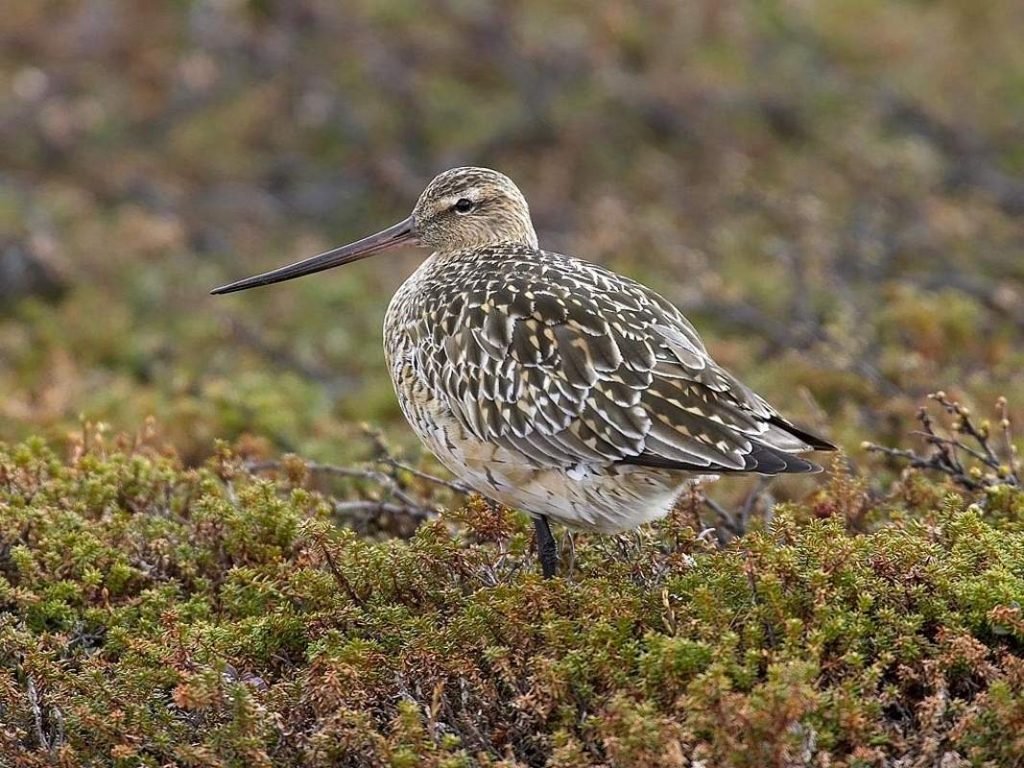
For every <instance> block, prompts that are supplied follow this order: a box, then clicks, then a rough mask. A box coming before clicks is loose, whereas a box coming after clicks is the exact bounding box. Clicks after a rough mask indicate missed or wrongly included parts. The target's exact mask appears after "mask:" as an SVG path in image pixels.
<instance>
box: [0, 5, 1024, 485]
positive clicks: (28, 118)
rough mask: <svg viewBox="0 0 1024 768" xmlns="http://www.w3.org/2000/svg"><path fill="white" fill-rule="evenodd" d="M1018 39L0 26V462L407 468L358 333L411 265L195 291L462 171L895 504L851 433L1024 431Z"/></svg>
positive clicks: (375, 343) (59, 23) (465, 10)
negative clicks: (151, 450) (121, 434)
mask: <svg viewBox="0 0 1024 768" xmlns="http://www.w3.org/2000/svg"><path fill="white" fill-rule="evenodd" d="M1022 40H1024V4H1022V3H1021V2H1019V0H986V1H985V2H978V0H913V1H911V0H849V1H847V0H844V1H843V2H838V1H836V2H812V1H810V0H788V1H787V0H757V1H755V0H689V1H688V2H679V1H678V0H641V1H638V2H613V1H610V0H605V1H600V0H585V1H584V0H579V1H577V2H551V1H550V0H526V1H525V2H509V1H506V2H500V1H499V2H493V3H477V2H470V1H469V0H436V1H435V2H430V3H414V2H410V1H409V0H372V1H371V0H352V1H350V2H344V3H340V2H333V1H329V0H288V1H287V2H285V1H284V0H248V1H246V0H195V1H194V2H188V1H186V0H180V1H179V2H162V1H160V2H158V1H157V0H122V1H120V2H118V1H117V0H78V1H77V2H72V1H70V0H39V1H38V2H16V3H11V4H8V5H7V6H6V7H5V9H4V12H3V18H2V20H0V84H2V88H3V100H2V103H0V440H4V441H12V440H17V439H21V438H24V437H25V436H27V435H30V434H42V435H44V436H46V437H48V438H50V439H56V440H58V441H59V440H62V439H64V437H65V436H67V435H68V434H71V433H74V432H76V431H81V429H82V423H83V421H93V422H97V421H98V422H104V423H107V424H109V425H110V427H111V429H112V430H113V431H115V432H116V431H127V432H134V431H136V430H139V429H141V428H142V425H143V424H144V422H145V420H146V418H147V417H149V416H153V417H155V420H156V424H157V429H158V431H159V433H160V435H161V438H162V439H163V440H166V441H167V442H168V443H170V444H172V445H173V446H175V448H176V449H177V450H178V451H179V452H180V454H181V456H182V457H183V459H184V460H185V461H186V462H196V461H200V460H202V459H203V458H205V457H206V456H208V455H209V454H210V453H211V452H212V451H213V450H214V447H215V440H216V439H217V438H225V439H227V440H231V441H238V440H242V441H243V442H246V441H247V442H248V444H249V449H250V450H252V451H253V452H255V453H261V454H263V455H271V456H272V455H277V454H280V453H283V452H288V451H295V452H298V453H300V454H301V455H303V456H305V457H308V458H311V459H315V460H320V461H330V462H335V463H344V462H348V461H354V460H358V459H360V458H362V457H364V456H365V455H366V453H367V451H369V450H371V448H368V447H367V441H366V440H365V439H364V438H363V436H362V435H363V433H362V431H361V427H360V424H362V423H368V424H372V425H374V426H376V427H380V428H382V429H383V430H384V432H385V434H386V435H387V436H388V438H389V439H390V440H391V441H393V443H394V444H395V445H398V446H400V448H401V449H402V450H403V451H408V452H409V455H410V456H413V457H415V456H417V455H418V454H417V451H418V450H419V449H418V447H417V446H416V445H415V444H414V439H413V438H412V436H411V433H410V432H409V431H408V429H407V428H406V427H405V426H404V424H403V423H402V421H401V415H400V413H399V410H398V407H397V404H396V402H395V400H394V396H393V394H392V391H391V387H390V383H389V381H388V379H387V374H386V371H385V367H384V363H383V355H382V352H381V322H382V317H383V313H384V310H385V308H386V305H387V301H388V299H389V298H390V296H391V294H392V293H393V292H394V290H395V289H396V288H397V286H398V285H399V284H400V282H401V281H402V280H403V279H404V278H405V276H406V275H407V274H409V273H410V272H411V271H412V270H413V269H414V267H415V265H416V263H417V262H418V260H419V259H421V258H422V256H423V255H422V254H420V253H417V252H408V253H405V254H398V255H392V256H387V257H382V258H379V259H374V260H371V261H368V262H362V263H360V264H358V265H355V266H350V267H347V268H345V269H343V270H338V271H333V272H329V273H325V274H322V275H318V276H315V277H312V278H307V279H304V280H301V281H296V282H292V283H288V284H287V285H282V286H278V287H276V288H274V289H266V290H259V291H253V292H248V293H245V294H241V295H238V296H231V297H211V296H209V295H208V291H209V289H210V288H212V287H214V286H216V285H219V284H221V283H224V282H227V281H229V280H232V279H236V278H239V277H243V276H247V275H249V274H251V273H254V272H257V271H260V270H264V269H267V268H270V267H273V266H277V265H280V264H283V263H286V262H289V261H292V260H295V259H298V258H302V257H305V256H309V255H312V254H314V253H316V252H318V251H320V250H323V249H325V248H327V247H330V246H332V245H336V244H339V243H341V242H345V241H349V240H352V239H355V238H357V237H360V236H363V235H365V234H367V233H369V232H372V231H376V230H377V229H379V228H381V227H382V226H385V225H388V224H391V223H393V222H394V221H396V220H398V219H399V218H401V217H404V216H405V215H406V214H407V213H408V211H409V210H410V209H411V207H412V205H413V203H414V201H415V199H416V196H417V195H418V194H419V192H420V190H421V189H422V188H423V186H424V185H425V184H426V182H428V181H429V180H430V178H431V177H432V176H433V175H434V174H435V173H436V172H438V171H440V170H443V169H445V168H447V167H450V166H453V165H459V164H474V165H486V166H490V167H494V168H497V169H499V170H502V171H504V172H506V173H507V174H509V175H510V176H511V177H512V178H513V179H514V180H515V181H516V182H517V183H518V184H519V185H520V187H521V188H522V189H523V191H524V193H525V194H526V196H527V198H528V200H529V201H530V203H531V207H532V211H533V214H534V219H535V223H536V226H537V229H538V232H539V234H540V238H541V243H542V245H543V246H545V247H546V248H548V249H551V250H559V251H563V252H566V253H571V254H574V255H577V256H581V257H583V258H587V259H590V260H592V261H597V262H600V263H602V264H605V265H608V266H610V267H612V268H614V269H616V270H620V271H623V272H625V273H627V274H629V275H631V276H633V277H635V278H637V279H639V280H641V281H644V282H646V283H648V284H650V285H652V286H654V287H656V288H657V289H658V290H659V291H660V292H662V293H663V294H664V295H665V296H667V297H668V298H669V299H671V300H672V301H674V302H675V303H676V304H678V305H679V306H680V307H681V308H682V309H683V310H684V312H686V313H687V314H688V316H689V317H690V318H691V320H693V321H694V323H695V324H696V325H697V326H698V328H699V329H700V330H701V332H702V333H703V334H704V336H705V339H706V341H707V343H708V346H709V348H710V349H711V351H712V353H713V354H714V355H715V357H716V358H717V359H718V360H719V361H720V362H721V363H723V364H724V365H725V366H726V367H728V368H730V369H731V370H733V371H734V372H735V373H736V374H737V375H739V376H740V377H741V378H742V379H744V380H745V381H746V382H747V383H749V384H750V385H751V386H753V387H754V388H755V389H757V390H759V391H760V392H762V393H763V394H764V395H766V396H767V397H768V399H769V400H771V401H772V402H773V403H775V404H776V405H777V406H779V407H780V408H781V409H783V410H784V411H785V412H786V413H787V414H789V415H791V416H792V417H793V418H794V419H795V420H796V421H797V422H799V423H802V424H804V425H806V426H808V427H811V428H814V429H816V430H817V431H820V432H822V433H824V434H825V435H827V436H829V437H831V438H832V439H834V440H836V441H838V442H839V443H841V444H842V445H843V446H844V447H845V448H846V449H847V450H848V451H849V453H850V457H851V459H852V460H853V462H854V464H855V465H856V466H857V468H858V469H859V470H860V471H862V472H865V473H866V474H869V475H870V476H871V478H872V482H873V483H876V484H881V483H884V482H886V478H889V477H892V474H893V471H894V470H895V468H894V467H893V466H891V465H886V464H885V461H884V459H882V458H875V457H872V456H869V455H867V454H865V453H864V452H863V451H861V450H860V448H859V446H860V443H861V441H863V440H873V441H877V442H881V443H888V444H907V443H909V442H910V441H911V439H910V438H908V437H907V436H906V435H907V433H908V432H909V431H910V430H911V429H913V428H914V426H915V424H914V422H913V415H914V411H915V408H916V406H917V405H918V404H919V403H920V402H921V401H922V400H923V398H924V396H925V395H926V393H928V392H930V391H933V390H935V389H937V388H943V389H945V390H947V391H948V392H950V393H951V394H952V395H955V396H956V397H959V398H962V399H963V400H964V401H965V402H967V403H969V404H971V405H972V406H974V407H975V409H976V410H977V411H979V412H981V413H983V414H986V413H988V412H990V410H991V408H992V404H993V403H994V402H995V400H996V398H997V396H999V395H1006V396H1007V397H1008V398H1009V399H1010V404H1011V413H1013V415H1015V416H1016V417H1017V419H1018V421H1020V420H1021V417H1022V416H1024V412H1022V408H1024V45H1022V44H1021V41H1022ZM730 482H733V481H730ZM811 482H812V483H813V481H811ZM784 487H785V486H784ZM730 488H741V486H740V485H733V486H727V487H726V489H725V490H724V491H722V492H723V493H725V494H726V495H728V494H730V493H736V494H738V493H740V491H739V490H735V491H731V490H729V489H730ZM793 488H794V489H797V490H799V489H800V488H806V486H799V485H797V486H793ZM793 492H794V493H795V492H796V491H795V490H794V491H793ZM781 493H782V494H785V493H786V491H785V490H783V491H781Z"/></svg>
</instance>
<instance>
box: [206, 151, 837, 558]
mask: <svg viewBox="0 0 1024 768" xmlns="http://www.w3.org/2000/svg"><path fill="white" fill-rule="evenodd" d="M399 246H419V247H422V248H425V249H429V251H430V255H429V256H428V257H427V258H426V259H425V260H424V261H423V262H422V263H421V264H420V265H419V267H418V268H417V269H416V270H415V271H414V272H413V273H412V275H411V276H410V277H409V278H408V279H407V280H406V281H405V282H404V283H403V284H402V285H401V287H400V288H399V289H398V291H397V292H396V293H395V295H394V297H393V298H392V299H391V302H390V304H389V306H388V308H387V312H386V314H385V318H384V352H385V357H386V360H387V366H388V371H389V373H390V376H391V381H392V383H393V384H394V389H395V394H396V396H397V399H398V402H399V404H400V407H401V410H402V412H403V414H404V416H405V418H406V420H407V421H408V422H409V424H410V426H411V427H412V429H413V431H414V432H415V433H416V435H417V436H418V437H419V438H420V440H421V441H422V442H423V443H424V445H425V446H426V447H427V448H428V449H429V450H430V451H431V452H432V453H433V454H434V455H435V456H436V457H437V459H438V460H439V461H440V462H441V464H443V465H444V466H445V467H446V468H447V469H448V470H449V471H451V472H452V473H453V474H454V475H455V476H456V477H458V478H459V479H460V480H462V482H463V483H465V484H466V485H468V486H470V487H471V488H473V489H474V490H475V491H477V492H479V493H480V494H481V495H483V496H485V497H488V498H490V499H492V500H493V501H495V502H498V503H500V504H503V505H506V506H508V507H510V508H514V509H519V510H522V511H525V512H527V513H529V514H530V515H531V516H532V517H533V520H534V526H535V531H536V545H537V553H538V560H539V561H540V565H541V571H542V575H543V577H544V578H551V577H552V576H555V575H556V574H557V570H558V548H557V544H556V542H555V539H554V536H553V535H552V533H551V528H550V523H549V521H550V520H554V521H556V522H559V523H561V524H563V525H565V526H567V527H569V528H572V529H582V530H588V531H594V532H598V533H603V534H614V533H619V532H622V531H626V530H630V529H634V528H636V527H638V526H640V525H642V524H643V523H646V522H649V521H652V520H656V519H659V518H662V517H664V516H665V515H667V514H668V513H669V512H670V511H671V510H672V508H673V507H674V505H675V504H676V501H677V499H678V498H679V496H680V495H681V494H682V493H683V492H684V491H685V490H686V489H687V488H688V487H690V486H692V484H693V483H695V482H698V481H702V480H711V479H716V478H717V477H719V476H720V475H726V474H736V473H756V474H760V475H780V474H789V473H794V474H802V473H812V472H818V471H820V470H821V467H820V466H819V465H818V464H816V463H814V462H813V461H810V460H809V459H806V458H804V457H802V456H800V455H798V454H801V453H805V452H810V451H818V450H820V451H833V450H836V446H835V445H833V444H832V443H831V442H829V441H827V440H825V439H824V438H821V437H817V436H815V435H814V434H812V433H810V432H808V431H805V430H803V429H801V428H799V427H797V426H796V425H794V424H793V423H792V422H790V421H789V420H787V419H786V418H785V417H784V416H782V415H781V414H780V413H779V411H778V410H776V409H775V408H774V407H772V406H771V405H770V404H769V403H768V402H767V401H766V400H765V399H764V398H762V397H761V396H759V395H758V394H756V393H755V392H754V391H753V390H751V389H750V388H749V387H747V386H746V385H744V384H743V383H741V382H740V381H739V380H738V379H737V378H736V377H734V376H733V375H732V374H730V373H729V372H728V371H726V370H725V369H724V368H722V367H721V366H720V365H718V364H717V363H716V362H715V360H714V359H713V358H712V357H711V355H710V354H709V353H708V351H707V349H706V347H705V345H704V343H703V341H702V340H701V338H700V336H699V335H698V333H697V331H696V329H695V328H694V326H693V325H692V324H691V323H690V321H689V320H687V319H686V317H684V315H683V314H682V312H681V311H680V310H679V309H677V308H676V307H675V306H674V305H673V304H672V303H671V302H669V301H668V300H666V299H665V298H663V297H662V296H660V295H659V294H658V293H656V292H655V291H653V290H651V289H650V288H648V287H646V286H644V285H642V284H641V283H639V282H636V281H634V280H632V279H630V278H629V277H626V276H624V275H620V274H618V273H616V272H613V271H611V270H609V269H607V268H605V267H603V266H600V265H598V264H595V263H591V262H588V261H585V260H583V259H579V258H575V257H573V256H567V255H564V254H560V253H555V252H552V251H547V250H543V249H541V248H540V245H539V243H538V239H537V233H536V230H535V229H534V225H533V221H532V219H531V216H530V209H529V205H528V204H527V201H526V198H525V197H524V195H523V193H522V192H521V191H520V190H519V188H518V187H517V186H516V185H515V183H514V182H513V181H512V180H511V179H510V178H509V177H508V176H506V175H504V174H503V173H500V172H498V171H494V170H491V169H488V168H479V167H459V168H452V169H450V170H447V171H444V172H443V173H441V174H439V175H438V176H436V177H435V178H434V179H433V180H432V181H431V182H430V183H429V184H428V185H427V187H426V189H425V190H424V191H423V193H422V194H421V195H420V197H419V199H418V200H417V202H416V205H415V206H414V208H413V210H412V213H411V215H410V216H409V217H408V218H406V219H404V220H402V221H400V222H399V223H397V224H395V225H393V226H390V227H388V228H387V229H384V230H382V231H380V232H378V233H377V234H374V235H370V236H369V237H365V238H363V239H361V240H358V241H356V242H354V243H351V244H349V245H343V246H340V247H338V248H334V249H332V250H329V251H326V252H325V253H321V254H319V255H317V256H313V257H310V258H307V259H303V260H301V261H298V262H296V263H294V264H289V265H287V266H284V267H280V268H278V269H275V270H272V271H270V272H265V273H262V274H258V275H255V276H253V277H248V278H245V279H243V280H239V281H237V282H233V283H230V284H228V285H224V286H221V287H219V288H216V289H214V290H213V291H212V293H214V294H226V293H232V292H235V291H242V290H246V289H249V288H255V287H257V286H264V285H270V284H272V283H278V282H281V281H284V280H291V279H293V278H297V277H301V276H304V275H310V274H314V273H317V272H321V271H324V270H327V269H331V268H333V267H337V266H341V265H343V264H350V263H352V262H354V261H357V260H359V259H363V258H366V257H368V256H371V255H374V254H379V253H381V252H383V251H387V250H391V249H393V248H397V247H399Z"/></svg>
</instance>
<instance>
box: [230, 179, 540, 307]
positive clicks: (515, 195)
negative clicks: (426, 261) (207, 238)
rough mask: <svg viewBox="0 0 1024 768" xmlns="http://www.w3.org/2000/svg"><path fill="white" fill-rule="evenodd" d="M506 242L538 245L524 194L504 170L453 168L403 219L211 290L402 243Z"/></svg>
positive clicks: (296, 273) (436, 246) (241, 286)
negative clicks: (379, 229) (306, 256)
mask: <svg viewBox="0 0 1024 768" xmlns="http://www.w3.org/2000/svg"><path fill="white" fill-rule="evenodd" d="M506 242H512V243H519V244H522V245H528V246H530V247H533V248H536V247H537V233H536V232H535V231H534V229H533V222H532V221H531V220H530V209H529V206H527V204H526V198H525V197H523V193H522V192H520V191H519V188H518V187H517V186H516V185H515V184H514V183H513V182H512V180H511V179H510V178H508V176H506V175H505V174H503V173H498V172H497V171H492V170H490V169H488V168H472V167H466V168H452V169H451V170H448V171H445V172H444V173H441V174H438V175H437V176H436V177H435V178H434V180H433V181H431V182H430V184H428V185H427V188H426V189H425V190H423V194H421V195H420V199H419V200H417V201H416V206H415V207H414V208H413V211H412V215H410V216H409V217H408V218H407V219H404V220H402V221H400V222H398V223H397V224H395V225H393V226H390V227H388V228H387V229H384V230H381V231H380V232H378V233H377V234H375V235H370V236H369V237H364V238H363V239H362V240H358V241H356V242H354V243H350V244H349V245H343V246H340V247H338V248H333V249H331V250H329V251H327V252H325V253H321V254H319V255H318V256H313V257H311V258H308V259H304V260H302V261H299V262H296V263H295V264H289V265H288V266H285V267H280V268H279V269H275V270H272V271H270V272H264V273H263V274H260V275H255V276H253V277H247V278H245V279H244V280H239V281H237V282H234V283H230V284H228V285H224V286H221V287H220V288H216V289H214V290H213V291H212V293H215V294H220V293H233V292H235V291H244V290H246V289H247V288H255V287H257V286H260V285H270V284H271V283H279V282H282V281H284V280H291V279H293V278H296V277H302V276H303V275H310V274H313V273H314V272H322V271H324V270H326V269H331V268H332V267H337V266H341V265H342V264H350V263H352V262H353V261H358V260H359V259H363V258H366V257H367V256H372V255H373V254H375V253H380V252H382V251H386V250H390V249H392V248H396V247H398V246H401V245H419V246H424V247H427V248H431V249H433V250H435V251H438V252H442V253H443V252H448V251H455V250H459V249H463V248H478V247H483V246H487V245H493V244H496V243H506Z"/></svg>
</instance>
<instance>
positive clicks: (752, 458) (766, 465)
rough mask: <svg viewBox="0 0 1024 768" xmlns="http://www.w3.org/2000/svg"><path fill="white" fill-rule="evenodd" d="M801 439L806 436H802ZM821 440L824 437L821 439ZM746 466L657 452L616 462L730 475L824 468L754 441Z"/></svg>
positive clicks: (796, 471)
mask: <svg viewBox="0 0 1024 768" xmlns="http://www.w3.org/2000/svg"><path fill="white" fill-rule="evenodd" d="M801 439H803V438H802V437H801ZM818 442H819V443H820V442H822V441H818ZM743 461H744V466H743V467H742V468H737V467H723V466H721V465H719V464H709V465H703V464H692V463H689V462H684V461H673V460H672V459H666V458H664V457H663V456H658V455H656V454H650V453H647V454H641V455H639V456H631V457H629V458H628V459H623V460H622V461H619V462H617V463H618V464H628V465H632V466H636V467H651V468H652V469H672V470H678V471H680V472H703V473H707V474H709V475H727V474H734V473H737V472H755V473H757V474H760V475H782V474H810V473H813V472H821V467H820V466H819V465H817V464H815V463H814V462H813V461H808V460H807V459H804V458H801V457H800V456H797V455H795V454H792V453H786V452H785V451H780V450H779V449H778V448H772V447H771V446H768V445H764V444H762V443H754V447H753V450H751V451H750V453H748V454H747V455H745V456H744V457H743Z"/></svg>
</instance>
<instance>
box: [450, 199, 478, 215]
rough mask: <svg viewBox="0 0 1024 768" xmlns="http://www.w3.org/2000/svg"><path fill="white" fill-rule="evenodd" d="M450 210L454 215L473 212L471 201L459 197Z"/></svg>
mask: <svg viewBox="0 0 1024 768" xmlns="http://www.w3.org/2000/svg"><path fill="white" fill-rule="evenodd" d="M452 209H453V210H454V211H455V212H456V213H469V212H470V211H472V210H473V201H472V200H470V199H469V198H466V197H460V198H459V199H458V200H457V201H456V202H455V205H453V206H452Z"/></svg>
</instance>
